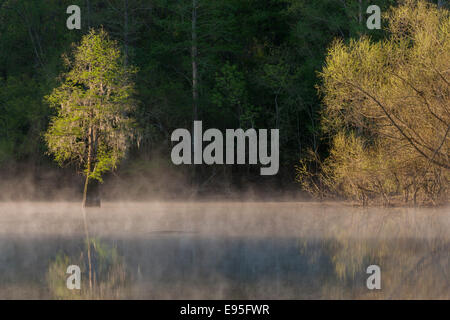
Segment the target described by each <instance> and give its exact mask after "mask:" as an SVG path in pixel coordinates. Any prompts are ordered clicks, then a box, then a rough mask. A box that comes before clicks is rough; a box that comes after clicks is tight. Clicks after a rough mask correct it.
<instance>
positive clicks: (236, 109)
mask: <svg viewBox="0 0 450 320" xmlns="http://www.w3.org/2000/svg"><path fill="white" fill-rule="evenodd" d="M402 2H405V1H394V0H377V1H375V0H374V1H366V0H361V1H359V0H321V1H306V0H264V1H263V0H215V1H211V0H182V1H175V0H0V165H1V169H0V171H1V175H2V177H3V180H4V181H12V180H13V179H15V178H17V177H21V176H22V175H25V174H26V176H27V177H28V178H30V177H31V181H33V182H35V183H44V184H45V183H50V181H52V183H56V185H58V183H59V185H60V186H61V185H62V184H64V183H71V182H73V181H76V182H77V183H79V184H80V185H81V184H82V179H78V178H73V177H71V176H70V175H71V174H72V173H73V172H75V171H76V170H78V171H80V172H82V170H80V168H77V167H76V166H73V165H68V166H66V167H65V168H63V169H61V168H58V166H57V163H56V162H55V161H54V160H55V156H54V155H53V154H52V153H50V152H49V145H48V144H47V143H46V139H45V137H44V136H45V132H46V131H47V130H48V127H49V123H50V121H51V118H52V117H53V116H54V115H55V110H54V108H52V107H51V103H49V101H48V99H46V98H45V97H48V96H49V95H50V94H51V93H52V91H53V90H54V88H56V87H58V85H59V84H60V83H61V80H62V79H61V78H62V76H61V75H62V74H63V73H64V72H67V71H68V70H67V66H66V65H65V64H64V59H63V58H62V56H63V55H65V54H69V53H70V52H72V51H73V49H74V46H73V45H72V44H75V46H76V45H78V44H79V43H80V41H81V40H82V37H83V36H85V35H87V34H89V32H90V30H92V29H93V30H99V29H101V28H103V29H104V30H105V31H106V32H107V33H108V35H109V37H111V39H113V40H116V41H117V43H118V45H119V46H120V50H121V52H122V57H123V64H124V65H125V66H132V67H133V68H135V70H136V72H135V73H134V74H133V77H134V83H135V88H134V96H133V99H134V101H135V102H136V108H135V109H134V111H133V117H134V119H135V120H136V125H135V128H134V135H133V138H132V140H131V145H130V148H128V151H127V154H126V157H125V158H124V160H123V161H122V162H121V164H120V165H119V166H118V168H117V170H116V172H115V173H113V174H109V175H108V176H106V177H105V181H106V182H108V181H115V183H116V185H118V186H120V187H124V186H128V187H127V188H128V190H130V188H132V189H133V190H134V191H135V193H136V194H138V193H140V194H141V195H144V196H145V195H146V194H149V193H151V192H153V191H155V190H156V189H158V190H159V191H161V190H167V191H171V192H175V193H176V194H178V195H179V194H180V193H181V186H189V190H191V191H192V190H193V191H192V192H195V193H200V194H202V193H204V192H211V193H212V192H219V193H227V192H229V191H230V190H240V189H243V188H246V186H249V185H250V186H255V188H257V189H267V190H279V189H292V188H294V189H299V190H300V189H301V188H303V190H305V191H308V192H309V193H310V194H312V195H314V196H318V197H324V196H338V197H345V198H351V199H356V200H361V201H363V203H367V202H368V201H369V200H372V199H376V198H380V199H382V202H383V203H385V204H387V203H389V202H390V200H389V199H390V198H391V197H392V196H397V195H401V197H402V199H403V200H405V202H407V203H408V202H410V201H414V203H417V201H418V199H419V198H420V199H421V200H423V201H424V202H430V201H431V202H432V203H438V202H441V201H442V199H445V198H446V197H447V194H448V193H447V192H448V187H447V186H448V177H449V170H448V169H449V168H448V166H449V161H448V160H449V159H448V156H449V137H448V135H447V133H448V126H449V100H448V99H449V96H448V93H449V88H448V79H449V77H448V72H449V70H448V69H445V68H444V67H448V61H447V62H446V57H448V52H449V50H448V49H449V47H448V43H449V40H448V35H449V33H448V30H449V29H448V28H449V23H448V19H449V18H448V17H449V15H448V10H447V9H446V5H445V1H434V3H435V4H436V5H433V6H429V5H428V3H430V2H427V4H426V3H425V2H423V1H419V2H417V1H406V4H405V5H403V6H402V7H401V10H398V11H397V13H396V14H394V13H392V11H390V10H389V8H391V7H398V6H399V5H401V3H402ZM72 4H76V5H79V6H80V8H81V17H82V28H81V30H68V29H67V28H66V19H67V18H68V16H69V15H68V14H66V8H67V7H68V6H69V5H72ZM371 4H377V5H379V6H380V7H381V9H382V12H383V14H384V16H383V20H382V30H369V29H368V28H367V27H366V19H367V17H368V14H366V8H367V6H369V5H371ZM408 8H409V11H408ZM402 10H403V11H402ZM405 10H406V11H405ZM439 12H440V13H439ZM418 13H419V14H418ZM438 13H439V14H438ZM435 16H436V17H437V18H436V19H434V20H433V19H432V17H435ZM427 19H428V20H430V19H431V20H433V21H428V20H427ZM418 21H419V22H418ZM402 25H403V26H406V27H408V26H409V27H411V29H408V30H407V31H405V30H403V29H402V28H401V26H402ZM424 26H426V27H427V28H428V29H424ZM417 30H419V31H420V30H422V31H423V30H425V31H426V32H425V33H424V32H422V33H420V34H419V33H417V32H416V31H417ZM415 32H416V33H415ZM425 34H428V35H430V39H424V38H423V36H425ZM416 36H417V37H416ZM408 37H409V38H408ZM414 37H416V38H414ZM439 37H440V38H439ZM407 38H408V39H409V40H408V41H411V42H410V43H409V44H408V43H407V42H402V41H406V39H407ZM418 39H419V40H423V43H421V45H420V46H418V47H420V48H422V49H423V52H422V54H423V55H425V56H426V57H430V65H434V66H437V67H438V69H439V70H444V73H440V71H439V70H438V71H437V72H436V73H435V74H428V75H425V76H424V75H423V73H422V71H423V70H422V69H420V70H419V69H417V70H414V72H411V70H410V69H408V65H407V63H404V62H405V61H409V62H410V65H414V63H416V62H418V61H423V60H424V59H422V58H421V57H419V56H416V57H415V59H416V60H414V61H413V60H412V58H408V57H407V55H409V54H410V53H409V52H408V51H407V50H406V49H405V48H406V47H408V46H410V47H411V46H412V47H414V44H415V43H420V41H417V40H418ZM436 39H437V40H436ZM434 40H436V41H438V43H434V42H433V41H434ZM383 41H384V42H383ZM388 42H389V43H390V46H391V47H390V48H391V49H390V51H389V52H388V50H387V49H386V50H385V51H383V50H381V49H380V50H379V51H380V52H375V51H376V48H377V47H383V48H386V47H389V46H388V45H382V44H381V43H388ZM399 43H403V45H404V46H405V47H402V45H399ZM411 43H412V44H411ZM396 46H397V47H398V46H399V47H402V48H403V49H404V50H403V51H402V50H400V49H398V48H397V47H396ZM442 46H443V47H442ZM402 54H403V56H402ZM439 54H440V55H439ZM439 56H440V57H441V60H439V61H438V60H437V57H439ZM380 57H384V60H383V59H382V58H380ZM402 57H403V58H404V59H403V60H402ZM432 57H436V59H433V58H432ZM394 58H395V59H394ZM339 59H340V60H339ZM358 59H359V60H358ZM394 60H396V61H398V64H397V67H396V66H395V61H394ZM373 61H375V62H373ZM391 62H392V63H391ZM391 64H392V65H394V66H393V67H392V68H391V69H389V67H388V65H391ZM430 65H429V66H430ZM352 66H354V68H352ZM361 66H362V67H361ZM429 66H428V69H429V70H431V69H430V68H429ZM441 68H444V69H441ZM391 73H392V74H394V73H395V74H396V75H397V78H395V77H391V78H389V79H387V75H388V74H391ZM380 74H384V75H386V77H385V78H383V79H381V78H382V76H380ZM402 75H403V76H405V77H406V76H409V77H412V78H411V79H412V80H411V79H410V78H408V79H410V80H411V82H408V81H407V80H405V81H403V80H401V78H400V76H402ZM414 75H415V78H414ZM371 77H372V78H371ZM427 77H428V78H427ZM394 78H395V79H397V80H396V81H398V82H397V83H394V82H395V80H394ZM399 79H400V80H399ZM415 79H422V81H423V83H422V84H420V85H419V84H418V86H419V88H418V89H417V90H416V88H417V86H408V85H406V84H405V83H416V82H415ZM433 81H435V86H434V85H433V86H429V84H430V83H433ZM402 83H403V84H402ZM355 84H358V85H360V87H359V90H356V89H355V86H354V85H355ZM402 86H403V87H402ZM438 87H439V90H440V92H439V94H440V96H439V97H437V94H436V91H435V90H434V89H433V88H438ZM368 88H369V89H368ZM380 88H383V89H380ZM388 88H396V90H394V91H393V92H387V91H386V90H387V89H388ZM426 88H429V90H428V91H427V90H426ZM377 90H378V91H377ZM383 90H384V91H383ZM377 94H379V95H377ZM416 94H417V95H418V97H419V99H422V100H421V101H417V99H415V100H414V99H413V101H411V102H408V104H409V105H417V108H416V109H415V110H414V114H415V115H416V116H417V115H420V112H422V111H424V110H425V111H426V112H427V116H426V117H425V116H424V117H423V118H421V117H419V118H420V119H421V120H420V119H419V120H420V121H422V120H423V119H425V118H426V119H425V120H424V121H425V123H426V125H427V126H429V127H432V128H435V129H436V130H435V131H433V130H431V129H430V130H428V131H427V130H424V131H423V135H422V136H421V135H419V136H415V135H416V133H417V130H422V129H423V128H424V126H423V123H422V122H420V121H419V120H418V119H414V118H412V117H410V116H408V114H406V113H405V114H404V116H402V115H401V112H400V113H398V110H397V109H395V108H396V107H395V105H396V101H397V102H398V101H400V100H402V99H403V100H402V101H405V100H404V99H405V97H411V96H414V95H416ZM403 95H404V96H403ZM369 96H371V97H374V98H375V99H372V100H371V99H370V98H368V97H369ZM377 97H378V98H379V97H381V98H379V99H381V100H377ZM388 97H390V98H391V99H392V101H391V100H389V99H387V98H388ZM387 100H389V101H387ZM376 101H381V102H382V103H381V105H383V106H385V104H384V102H386V106H387V105H389V107H386V108H388V110H387V113H385V114H381V113H380V112H379V111H375V110H376V107H377V106H379V104H377V102H376ZM430 104H431V107H430ZM356 107H358V108H361V109H358V110H360V111H361V112H352V110H356V109H357V108H356ZM389 108H391V109H389ZM423 108H425V109H423ZM381 110H383V109H381ZM389 110H391V111H389ZM389 112H392V113H389ZM392 114H396V115H397V116H398V119H399V120H398V121H397V122H398V123H401V126H403V127H401V128H403V130H400V131H398V129H401V128H399V124H398V123H397V122H395V123H394V124H392V123H391V122H389V119H390V118H391V117H390V116H389V115H392ZM399 114H400V115H399ZM381 118H383V119H384V118H387V119H388V120H386V119H385V120H386V121H385V122H376V120H374V119H381ZM427 119H428V120H427ZM193 120H202V121H203V125H204V127H206V128H208V127H213V128H218V129H226V128H243V129H247V128H278V129H280V172H279V173H278V175H277V176H275V177H261V176H260V175H259V166H251V165H240V166H196V167H195V168H194V167H190V166H180V167H176V166H174V165H173V164H172V163H171V161H170V150H171V147H172V144H171V141H170V135H171V133H172V132H173V130H175V129H176V128H189V129H190V128H191V126H192V122H193ZM374 123H375V124H374ZM411 124H415V125H418V126H419V127H417V126H415V125H411ZM402 132H403V133H402ZM442 132H444V133H442ZM446 132H447V133H446ZM404 133H405V134H404ZM381 136H383V137H392V139H393V140H389V139H381V138H379V137H381ZM424 136H426V137H424ZM427 137H434V138H436V141H438V142H436V141H435V140H433V139H431V138H427ZM392 141H395V143H393V142H392ZM441 142H442V143H441ZM408 143H409V144H410V145H408ZM358 148H359V149H358ZM375 149H376V150H378V151H379V150H384V153H380V152H378V151H377V152H375V151H374V150H375ZM355 150H359V151H358V152H359V153H358V152H356V151H355ZM386 155H390V156H391V160H390V161H391V162H388V161H386V159H387V158H386ZM397 155H404V158H402V159H400V158H399V157H398V156H397ZM407 155H410V156H409V157H408V156H407ZM355 159H356V160H355ZM373 159H378V160H377V161H378V162H377V161H375V160H373ZM394 160H397V162H395V161H394ZM352 161H354V162H355V161H356V162H357V164H355V163H353V162H352ZM394 162H395V163H394ZM361 163H366V164H367V165H365V166H364V165H362V166H361V165H360V164H361ZM382 164H383V165H384V167H383V166H382ZM358 165H359V166H358ZM386 166H389V168H387V167H386ZM392 168H395V169H392ZM75 169H76V170H75ZM431 171H432V176H430V172H431ZM418 172H423V175H421V176H420V177H419V176H417V173H418ZM50 173H51V174H50ZM62 177H64V178H62ZM67 177H69V178H67ZM423 177H425V178H423ZM77 179H78V180H77ZM125 181H128V182H125ZM424 181H425V182H424ZM430 181H431V182H430ZM105 184H108V183H105ZM148 184H152V185H153V187H151V188H149V187H148ZM258 186H259V187H258ZM269 187H270V188H269ZM33 190H34V189H33ZM42 190H45V188H44V189H42V188H41V191H42ZM111 190H112V189H111ZM111 190H110V191H111ZM183 190H184V189H183ZM421 190H422V191H421ZM22 191H24V190H22ZM46 192H47V191H46ZM104 192H105V193H107V191H104ZM111 192H113V191H111Z"/></svg>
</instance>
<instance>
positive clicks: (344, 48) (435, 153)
mask: <svg viewBox="0 0 450 320" xmlns="http://www.w3.org/2000/svg"><path fill="white" fill-rule="evenodd" d="M386 19H387V20H388V22H389V27H388V32H389V36H388V37H387V38H386V39H383V40H380V41H373V40H372V39H370V38H369V37H365V36H362V37H360V38H359V39H355V40H351V41H350V42H348V43H344V42H343V41H341V40H337V41H335V42H334V43H333V45H332V46H331V47H330V49H329V51H328V56H327V58H326V64H325V67H324V68H323V71H322V72H321V74H320V77H321V78H322V80H323V82H322V85H321V87H320V91H321V93H322V95H323V102H324V108H323V110H322V113H321V116H322V117H321V124H322V129H323V131H324V133H325V134H326V135H327V137H328V138H329V139H330V154H329V156H328V157H327V158H326V159H325V160H324V161H323V162H320V163H319V166H320V170H319V173H318V174H317V175H315V176H313V175H311V174H310V171H309V170H308V167H307V163H306V162H305V161H303V163H302V165H301V166H299V167H298V169H297V172H298V179H299V180H301V181H302V183H303V186H304V187H305V188H306V189H307V190H310V191H311V192H312V193H314V194H320V193H331V194H335V195H341V196H343V197H345V198H351V199H355V200H360V201H361V202H362V203H363V204H367V203H368V202H369V201H372V200H374V201H378V202H382V203H383V204H385V205H389V204H390V203H391V202H392V201H395V200H398V199H400V200H401V201H403V202H404V203H406V204H408V203H413V204H414V205H417V204H419V203H428V204H433V205H435V204H438V203H445V202H446V201H448V192H449V190H448V182H449V178H450V170H449V169H450V161H449V155H450V137H449V131H450V87H449V73H450V15H449V11H448V10H441V9H439V8H437V7H435V6H432V5H430V4H427V3H426V2H420V1H419V2H417V1H408V2H406V4H405V5H404V6H400V7H395V8H393V9H391V10H390V11H389V12H387V13H386ZM313 159H314V158H313ZM316 160H317V158H316ZM316 162H317V161H316Z"/></svg>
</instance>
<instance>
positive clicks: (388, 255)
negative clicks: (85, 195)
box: [0, 201, 450, 299]
mask: <svg viewBox="0 0 450 320" xmlns="http://www.w3.org/2000/svg"><path fill="white" fill-rule="evenodd" d="M81 211H82V210H81V208H80V206H79V204H78V203H64V202H61V203H56V202H53V203H45V202H41V203H37V202H35V203H26V202H24V203H2V204H1V205H0V239H1V241H0V256H1V259H0V283H2V286H1V288H0V298H2V299H48V298H55V297H56V298H58V297H59V298H83V297H87V296H83V294H86V289H85V290H81V292H82V293H79V292H78V293H74V294H73V295H70V293H69V294H68V293H67V292H65V293H64V291H63V293H61V290H60V291H58V288H55V287H52V281H51V280H49V272H50V271H51V270H52V269H51V265H52V263H54V261H56V260H55V259H57V256H58V255H59V256H61V255H64V256H67V257H69V259H68V262H69V263H72V262H73V261H78V259H80V254H82V252H85V250H84V246H85V244H84V241H85V239H84V238H85V234H84V230H83V218H82V212H81ZM88 222H89V236H90V237H91V238H95V239H97V240H98V241H99V242H98V243H101V244H103V245H104V246H105V247H110V248H115V249H116V253H117V255H119V256H120V259H118V260H117V261H116V262H115V263H119V262H118V261H119V260H120V265H121V268H123V270H122V269H121V270H120V272H122V271H123V274H124V280H123V281H121V282H117V283H116V284H114V285H111V284H109V285H111V286H107V284H106V283H103V282H105V279H108V281H111V277H112V278H114V277H115V275H113V274H107V275H106V276H105V274H104V273H103V274H102V272H103V271H102V270H101V269H102V268H105V267H108V268H111V267H110V266H109V265H108V262H105V261H103V260H102V258H101V255H99V256H98V257H97V258H95V259H93V260H95V261H93V264H94V270H96V272H97V273H98V276H99V278H98V280H97V281H98V286H99V287H101V286H102V285H103V286H105V288H104V289H103V291H102V290H100V289H99V290H98V291H96V293H95V296H93V297H92V298H95V299H102V298H103V299H107V298H118V299H448V298H449V290H448V288H449V277H448V270H450V268H449V263H450V260H449V259H450V257H449V252H450V250H449V246H450V233H449V230H450V228H449V227H450V216H449V214H448V209H447V208H437V209H436V208H421V209H420V208H388V209H386V208H358V207H352V206H348V205H343V204H339V203H331V202H330V203H316V202H233V201H222V202H124V203H112V202H108V203H104V204H103V205H102V208H99V209H88ZM369 265H378V266H380V268H381V275H382V277H381V290H368V289H367V287H366V280H367V278H368V277H369V274H367V273H366V269H367V267H368V266H369ZM49 266H50V267H49ZM63 271H65V270H63ZM112 272H119V271H118V270H114V269H113V268H112V269H110V273H112ZM67 276H68V275H66V274H64V273H63V279H62V280H65V278H66V277H67ZM100 276H103V279H101V278H100ZM85 281H86V272H84V273H83V280H82V284H83V285H86V282H85ZM63 286H65V281H63V283H62V284H61V287H63ZM66 290H67V289H66Z"/></svg>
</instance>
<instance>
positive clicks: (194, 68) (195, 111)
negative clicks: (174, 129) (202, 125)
mask: <svg viewBox="0 0 450 320" xmlns="http://www.w3.org/2000/svg"><path fill="white" fill-rule="evenodd" d="M197 1H198V0H192V29H191V62H192V119H193V121H192V132H194V121H196V120H198V70H197V53H198V48H197V7H198V2H197ZM192 144H194V141H193V140H192ZM191 149H192V154H191V157H192V159H194V150H195V148H194V145H192V148H191ZM192 175H193V179H192V182H193V183H194V184H196V183H197V172H196V167H195V164H193V168H192Z"/></svg>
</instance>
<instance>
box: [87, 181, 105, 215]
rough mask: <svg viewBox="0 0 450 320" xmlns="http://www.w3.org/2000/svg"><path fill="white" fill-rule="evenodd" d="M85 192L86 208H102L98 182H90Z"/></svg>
mask: <svg viewBox="0 0 450 320" xmlns="http://www.w3.org/2000/svg"><path fill="white" fill-rule="evenodd" d="M84 192H85V194H84V196H83V207H84V208H92V207H101V199H100V183H99V182H98V181H97V180H89V182H88V185H87V186H86V188H85V191H84Z"/></svg>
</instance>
